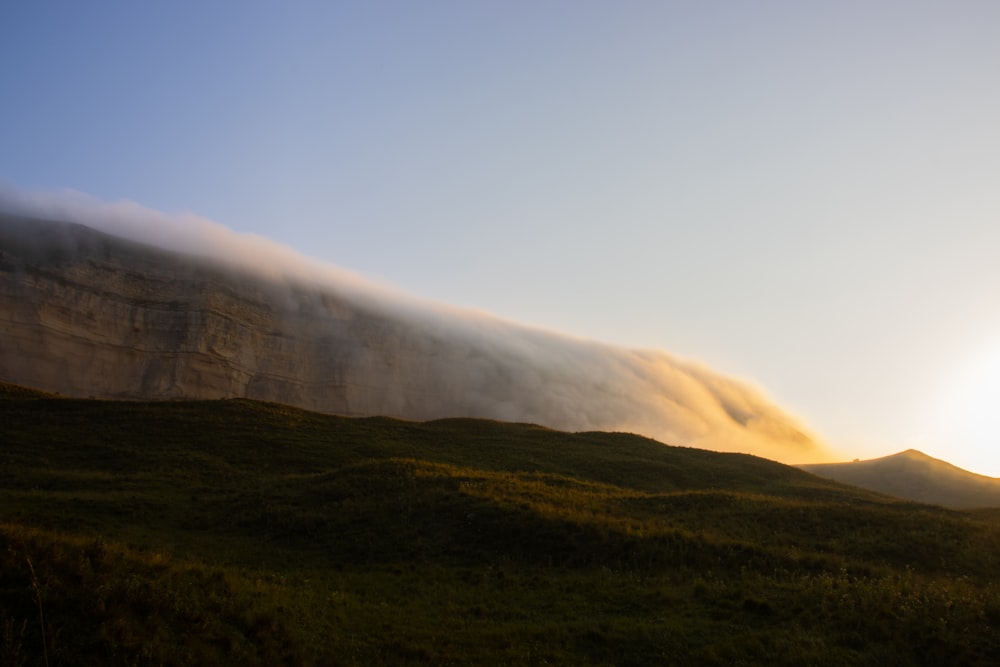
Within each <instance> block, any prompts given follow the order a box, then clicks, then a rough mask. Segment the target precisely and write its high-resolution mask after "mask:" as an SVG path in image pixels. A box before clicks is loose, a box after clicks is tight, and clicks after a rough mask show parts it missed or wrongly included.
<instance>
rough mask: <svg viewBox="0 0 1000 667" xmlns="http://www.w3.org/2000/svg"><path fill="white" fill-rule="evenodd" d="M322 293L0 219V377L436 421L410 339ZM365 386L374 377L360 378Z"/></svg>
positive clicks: (79, 391) (70, 230) (118, 394)
mask: <svg viewBox="0 0 1000 667" xmlns="http://www.w3.org/2000/svg"><path fill="white" fill-rule="evenodd" d="M411 338H412V336H409V335H408V330H407V328H406V327H405V326H403V325H402V323H400V322H393V321H391V320H390V319H388V318H386V317H384V316H379V315H376V314H374V313H366V312H365V311H364V309H362V308H358V307H352V306H350V305H349V304H347V303H346V302H345V301H344V300H343V299H342V298H338V297H337V296H336V295H334V294H333V293H331V292H329V291H326V292H324V291H321V290H320V289H319V288H312V289H310V288H308V287H306V286H302V285H299V286H291V285H278V284H273V283H270V282H269V281H267V280H265V279H262V278H260V277H259V276H257V275H254V274H252V273H249V272H246V271H242V272H241V271H238V270H227V269H223V268H219V267H217V266H215V265H213V264H212V263H210V262H208V261H205V260H199V259H197V258H192V257H188V256H183V255H179V254H175V253H169V252H166V251H162V250H158V249H155V248H152V247H148V246H143V245H140V244H137V243H132V242H129V241H125V240H122V239H119V238H115V237H111V236H107V235H104V234H101V233H99V232H96V231H94V230H91V229H88V228H86V227H81V226H78V225H71V224H62V223H41V222H35V221H22V220H16V219H10V218H8V219H4V220H2V221H0V378H2V379H4V380H6V381H9V382H14V383H18V384H24V385H28V386H32V387H37V388H40V389H45V390H47V391H54V392H58V393H61V394H65V395H68V396H94V397H110V398H153V399H171V398H223V397H235V396H241V397H248V398H258V399H263V400H270V401H278V402H282V403H288V404H292V405H297V406H302V407H306V408H309V409H316V410H322V411H327V412H338V413H344V414H397V415H401V416H408V417H413V418H426V417H431V416H436V415H435V414H434V413H435V411H434V409H432V405H433V403H434V401H433V400H432V397H431V396H428V394H427V391H426V387H420V388H419V389H418V388H415V387H413V386H412V384H413V383H412V382H408V381H407V378H408V377H412V376H414V375H416V376H425V375H426V372H427V369H421V368H419V367H420V366H421V365H423V364H422V363H421V359H420V358H419V356H417V357H413V356H412V355H407V354H406V352H407V348H411V347H413V346H414V345H416V344H417V343H418V342H419V343H422V344H423V347H428V346H433V345H432V344H433V343H434V341H433V340H432V339H429V338H427V337H426V336H425V337H423V340H419V341H418V340H411ZM373 379H377V380H378V381H377V382H375V383H373Z"/></svg>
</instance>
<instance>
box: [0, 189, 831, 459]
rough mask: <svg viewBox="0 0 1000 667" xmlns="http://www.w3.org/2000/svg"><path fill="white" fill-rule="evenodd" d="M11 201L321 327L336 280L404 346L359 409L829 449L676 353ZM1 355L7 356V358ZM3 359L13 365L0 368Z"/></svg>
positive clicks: (135, 214)
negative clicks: (165, 258) (197, 266)
mask: <svg viewBox="0 0 1000 667" xmlns="http://www.w3.org/2000/svg"><path fill="white" fill-rule="evenodd" d="M0 211H2V212H5V213H7V214H9V215H15V216H20V217H22V218H31V219H39V220H48V221H60V222H68V223H76V224H80V225H85V226H87V227H90V228H92V229H95V230H98V231H100V232H103V233H105V234H109V235H112V236H116V237H120V238H124V239H127V240H130V241H135V242H139V243H143V244H148V245H151V246H155V247H157V248H160V249H163V250H167V251H171V252H176V253H183V254H184V255H187V256H190V257H196V258H200V260H199V261H202V260H205V261H210V262H211V263H212V264H213V265H214V266H216V267H219V268H222V269H224V270H225V271H226V273H225V275H227V276H229V277H230V279H231V280H233V281H239V280H240V279H241V278H240V276H241V275H246V274H248V273H249V274H253V275H255V276H257V277H258V278H259V279H260V280H262V281H265V282H266V283H267V284H268V285H269V293H270V298H272V299H274V300H275V301H276V302H278V303H279V304H280V310H281V312H284V313H287V317H289V318H296V317H299V318H300V317H302V314H303V312H306V311H308V312H309V313H312V315H311V317H312V319H311V320H310V322H317V324H316V326H319V327H322V326H330V327H331V330H332V327H334V326H335V320H336V321H341V320H343V317H344V316H343V313H339V314H338V313H333V312H332V311H330V309H329V308H326V310H324V307H323V306H322V305H319V306H318V305H317V304H322V303H323V298H322V296H323V294H326V293H329V294H336V295H337V296H338V298H339V299H341V300H343V301H345V302H347V303H349V304H351V306H352V307H353V308H355V309H357V310H358V311H359V312H360V311H364V312H369V313H377V314H378V315H379V316H380V317H382V318H385V319H386V320H387V321H391V322H393V323H394V324H393V327H394V328H393V332H394V333H393V338H392V340H393V345H395V346H396V348H398V349H396V348H394V349H393V350H390V351H389V352H386V351H385V349H383V348H379V350H381V352H380V353H381V357H380V358H368V359H367V361H366V363H367V364H368V365H369V368H370V369H371V370H370V373H372V375H373V377H377V378H378V381H374V380H373V384H372V387H373V389H370V390H369V391H368V394H367V396H368V397H367V399H366V402H365V403H364V404H360V405H358V407H357V409H356V410H355V412H356V413H358V414H384V415H388V416H395V417H403V418H420V419H430V418H444V417H481V418H491V419H500V420H505V421H515V422H531V423H536V424H540V425H543V426H547V427H551V428H558V429H563V430H570V431H587V430H607V431H628V432H633V433H638V434H641V435H645V436H648V437H651V438H655V439H657V440H660V441H662V442H665V443H668V444H672V445H681V446H691V447H699V448H705V449H712V450H717V451H734V452H747V453H753V454H757V455H760V456H765V457H768V458H773V459H777V460H780V461H784V462H787V463H804V462H816V461H819V460H825V459H827V458H828V457H827V455H826V453H825V449H824V447H823V445H822V444H820V443H819V442H818V441H817V439H816V438H814V437H813V436H811V435H809V434H808V433H807V431H806V429H805V428H804V427H803V426H802V425H801V424H799V423H798V421H797V420H796V419H794V418H793V417H791V416H789V415H788V414H787V413H785V412H784V411H783V410H781V409H779V408H778V407H776V406H775V405H774V404H773V403H772V402H771V401H770V400H769V399H768V398H767V397H766V396H765V395H764V393H763V392H762V391H760V390H758V389H756V388H754V387H752V386H750V385H749V384H748V383H745V382H743V381H739V380H736V379H732V378H728V377H725V376H723V375H720V374H718V373H716V372H714V371H712V370H710V369H709V368H708V367H706V366H704V365H702V364H699V363H696V362H692V361H687V360H682V359H678V358H676V357H674V356H673V355H670V354H668V353H666V352H662V351H655V350H632V349H625V348H620V347H616V346H612V345H607V344H603V343H599V342H596V341H592V340H587V339H584V338H579V337H574V336H570V335H566V334H561V333H557V332H552V331H548V330H544V329H541V328H537V327H531V326H528V325H523V324H518V323H513V322H508V321H504V320H501V319H499V318H496V317H493V316H490V315H488V314H485V313H482V312H477V311H470V310H465V309H459V308H454V307H450V306H447V305H444V304H438V303H434V302H431V301H429V300H426V299H423V298H420V297H417V296H414V295H408V294H406V293H404V292H403V291H400V290H397V289H394V288H392V287H390V286H386V285H381V284H378V283H376V282H373V281H370V280H367V279H366V278H364V277H363V276H360V275H358V274H357V273H354V272H351V271H348V270H345V269H342V268H339V267H336V266H331V265H329V264H326V263H323V262H321V261H318V260H315V259H311V258H308V257H305V256H303V255H302V254H300V253H298V252H296V251H295V250H293V249H292V248H289V247H287V246H283V245H281V244H278V243H275V242H273V241H270V240H268V239H265V238H263V237H260V236H256V235H252V234H241V233H237V232H235V231H233V230H231V229H229V228H227V227H226V226H224V225H221V224H219V223H217V222H214V221H211V220H207V219H205V218H202V217H200V216H197V215H194V214H190V213H183V214H167V213H163V212H159V211H155V210H151V209H149V208H146V207H143V206H141V205H139V204H136V203H133V202H128V201H121V202H106V201H102V200H99V199H96V198H94V197H91V196H89V195H86V194H83V193H80V192H76V191H62V192H26V191H22V190H18V189H16V188H13V187H10V186H4V185H2V184H0ZM595 307H600V306H599V305H597V306H595ZM316 313H320V316H318V319H317V316H316V315H315V314H316ZM2 317H3V316H2V315H0V325H2V324H3V322H2ZM324 318H326V320H324ZM295 322H298V320H295ZM324 322H325V323H326V324H324ZM289 326H298V324H290V325H289ZM310 326H312V325H310ZM319 339H322V336H320V337H319ZM331 340H332V338H331ZM345 345H346V346H351V347H352V348H353V349H355V351H356V350H363V351H365V353H366V354H369V351H368V348H367V347H366V343H365V341H364V340H345V339H343V338H341V339H337V342H336V344H333V343H331V344H330V345H329V348H328V349H325V350H320V351H319V352H318V354H319V355H320V356H324V355H325V356H327V357H334V356H336V355H338V354H341V353H342V350H341V349H340V348H341V347H343V346H345ZM377 352H378V351H376V352H370V355H374V354H376V353H377ZM403 352H405V354H403ZM404 358H405V360H406V361H405V362H404V361H401V359H404ZM0 363H7V362H6V361H4V360H3V357H0ZM4 370H5V369H3V368H2V367H0V379H2V378H3V376H4ZM42 388H44V387H42ZM428 396H431V397H432V398H428Z"/></svg>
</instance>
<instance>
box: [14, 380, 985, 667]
mask: <svg viewBox="0 0 1000 667" xmlns="http://www.w3.org/2000/svg"><path fill="white" fill-rule="evenodd" d="M0 395H2V396H3V397H4V400H0V469H2V470H3V471H4V474H3V475H2V476H0V564H2V565H0V665H34V664H45V662H46V660H47V661H48V664H53V665H55V664H67V665H118V664H120V665H147V664H149V665H160V664H170V665H184V664H249V665H253V664H260V665H273V664H302V665H309V664H324V665H325V664H333V665H339V664H342V665H373V664H390V665H394V664H446V665H447V664H456V665H457V664H483V665H502V664H506V665H533V664H537V665H544V664H548V665H551V664H565V665H605V664H606V665H645V664H667V665H671V664H676V665H690V664H727V665H733V664H769V665H781V664H787V665H793V664H794V665H801V664H814V665H845V664H872V665H876V664H900V665H906V664H913V665H917V664H928V665H931V664H943V663H948V664H995V663H996V662H997V661H998V660H1000V631H998V629H997V628H998V626H1000V589H998V588H997V586H996V584H995V583H994V581H995V580H996V578H997V574H998V573H1000V520H998V519H997V517H996V516H994V515H991V514H985V513H980V514H973V513H963V512H958V511H950V510H946V509H943V508H940V507H933V506H927V505H919V504H915V503H908V502H901V501H897V500H894V499H892V498H889V497H886V496H881V495H878V494H875V493H871V492H866V491H862V490H860V489H857V488H852V487H846V486H842V485H840V484H838V483H836V482H833V481H830V480H824V479H821V478H818V477H815V476H813V475H811V474H808V473H806V472H803V471H801V470H798V469H795V468H791V467H788V466H784V465H781V464H778V463H774V462H771V461H766V460H763V459H760V458H756V457H752V456H746V455H738V454H719V453H713V452H707V451H701V450H695V449H687V448H678V447H669V446H666V445H663V444H660V443H657V442H654V441H652V440H648V439H645V438H641V437H637V436H632V435H626V434H615V433H578V434H570V433H561V432H556V431H551V430H548V429H545V428H541V427H538V426H533V425H529V424H508V423H499V422H490V421H477V420H468V419H462V420H443V421H434V422H426V423H415V422H404V421H396V420H391V419H384V418H368V419H348V418H341V417H335V416H328V415H319V414H314V413H309V412H305V411H302V410H297V409H291V408H288V407H284V406H280V405H274V404H264V403H256V402H251V401H244V400H230V401H202V402H166V403H131V402H103V401H83V400H69V399H60V398H56V397H50V396H45V395H40V394H37V393H32V392H29V391H24V390H18V389H15V388H11V387H4V388H2V390H0Z"/></svg>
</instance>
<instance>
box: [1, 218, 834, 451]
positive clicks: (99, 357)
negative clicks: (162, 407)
mask: <svg viewBox="0 0 1000 667" xmlns="http://www.w3.org/2000/svg"><path fill="white" fill-rule="evenodd" d="M398 306H399V304H396V306H393V305H391V304H389V303H388V302H386V301H384V300H382V299H380V298H378V295H375V294H372V295H366V294H365V292H364V290H360V291H359V290H357V289H353V290H342V289H338V286H337V285H335V284H329V282H325V283H321V282H318V281H317V282H310V281H309V280H308V279H303V278H301V277H300V278H299V279H297V280H282V279H274V278H268V277H265V273H264V272H261V271H258V270H255V269H254V268H252V267H241V266H227V265H225V264H224V263H222V262H219V261H217V260H211V261H210V260H207V259H203V258H199V257H196V256H192V255H187V254H179V253H174V252H168V251H165V250H162V249H159V248H155V247H152V246H148V245H143V244H140V243H136V242H133V241H128V240H125V239H122V238H118V237H115V236H110V235H107V234H104V233H101V232H98V231H95V230H94V229H91V228H89V227H84V226H80V225H76V224H71V223H63V222H43V221H38V220H29V219H25V218H19V217H14V216H10V215H0V381H6V382H11V383H16V384H21V385H26V386H30V387H34V388H37V389H42V390H46V391H51V392H58V393H60V394H63V395H67V396H78V397H99V398H120V399H179V398H224V397H247V398H255V399H261V400H268V401H277V402H281V403H287V404H290V405H295V406H300V407H304V408H307V409H312V410H318V411H323V412H332V413H339V414H346V415H390V416H396V417H403V418H410V419H431V418H438V417H455V416H470V417H486V418H496V419H503V420H509V421H528V422H535V423H540V424H544V425H547V426H551V427H555V428H562V429H568V430H590V429H601V430H629V431H633V432H637V433H642V434H645V435H649V436H651V437H656V438H658V439H661V440H664V441H667V442H673V443H676V444H687V445H695V446H704V447H708V448H713V449H723V450H736V451H750V452H755V453H762V454H765V455H769V456H772V457H774V458H785V459H789V458H790V459H792V460H810V459H811V460H816V459H817V458H818V453H817V452H818V450H817V447H816V444H815V443H814V442H813V441H812V440H811V439H810V438H809V437H808V436H806V435H804V434H803V432H802V431H801V430H800V429H799V428H798V427H797V425H796V424H795V423H794V422H793V421H792V420H790V419H789V418H788V417H787V416H786V415H784V414H783V413H782V412H781V411H779V410H777V409H776V408H774V407H773V406H772V405H771V404H769V403H768V402H767V401H766V400H764V399H763V398H761V397H760V396H759V395H758V394H757V393H756V392H754V391H752V390H750V389H748V388H746V387H745V386H743V385H741V384H740V383H737V382H734V381H732V380H729V379H727V378H724V377H721V376H718V375H716V374H714V373H712V372H710V371H707V370H706V369H704V368H702V367H699V366H695V365H692V364H686V363H683V362H680V361H677V360H675V359H673V358H672V357H670V356H668V355H665V354H663V353H656V352H639V351H631V350H623V349H620V348H614V347H610V346H606V345H601V344H597V343H592V342H588V341H581V340H578V339H573V338H567V337H563V336H559V335H556V334H552V333H548V332H543V331H539V330H534V329H530V328H527V327H521V326H517V325H513V324H508V323H504V322H500V321H498V320H495V319H493V318H490V317H486V316H481V315H474V314H470V313H463V312H458V311H446V310H444V309H438V310H435V309H432V308H431V309H428V308H422V307H416V306H413V305H412V304H410V305H409V306H407V307H398Z"/></svg>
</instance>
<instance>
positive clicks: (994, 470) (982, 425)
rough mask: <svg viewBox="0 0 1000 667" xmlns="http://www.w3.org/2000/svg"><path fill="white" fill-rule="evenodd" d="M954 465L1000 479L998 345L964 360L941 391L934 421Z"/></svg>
mask: <svg viewBox="0 0 1000 667" xmlns="http://www.w3.org/2000/svg"><path fill="white" fill-rule="evenodd" d="M935 422H936V424H935V426H936V430H937V431H938V433H939V436H938V437H939V438H943V439H946V442H944V443H942V444H945V445H947V447H948V448H949V449H950V450H951V454H950V455H948V454H946V456H945V457H944V458H946V459H947V460H948V461H950V462H951V463H954V464H955V465H957V466H959V467H962V468H967V469H969V470H971V471H973V472H978V473H980V474H983V475H990V476H993V477H998V476H1000V342H997V343H994V344H992V345H990V346H987V347H986V348H984V349H981V350H979V351H977V352H975V353H973V354H971V355H970V356H969V358H968V361H967V362H966V363H964V364H963V365H962V366H961V367H960V368H959V369H958V371H957V372H956V373H955V375H954V377H953V378H952V380H951V381H950V382H948V383H947V384H946V386H945V387H944V393H943V395H942V399H941V402H940V404H939V410H938V414H937V415H936V419H935Z"/></svg>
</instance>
